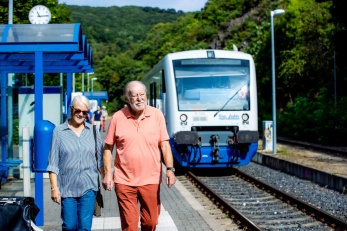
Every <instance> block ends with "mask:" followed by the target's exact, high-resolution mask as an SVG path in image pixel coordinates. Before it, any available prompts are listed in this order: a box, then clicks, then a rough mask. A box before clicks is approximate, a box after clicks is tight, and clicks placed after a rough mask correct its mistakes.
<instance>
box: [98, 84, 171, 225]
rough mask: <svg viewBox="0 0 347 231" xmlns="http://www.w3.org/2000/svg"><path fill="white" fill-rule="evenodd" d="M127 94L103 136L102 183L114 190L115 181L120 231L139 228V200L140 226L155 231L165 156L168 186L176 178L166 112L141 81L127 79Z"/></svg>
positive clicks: (125, 93) (125, 90) (108, 188)
mask: <svg viewBox="0 0 347 231" xmlns="http://www.w3.org/2000/svg"><path fill="white" fill-rule="evenodd" d="M124 97H125V101H126V102H127V107H124V108H122V109H121V110H119V111H118V112H116V113H115V114H114V115H113V116H112V119H111V122H110V126H109V127H108V131H107V134H106V137H105V146H104V168H105V177H104V180H103V186H104V188H105V189H106V190H112V188H113V185H115V191H116V195H117V200H118V207H119V212H120V218H121V227H122V230H127V231H137V230H138V228H137V226H138V219H139V212H138V202H139V203H140V217H141V219H140V221H141V230H142V231H150V230H151V231H152V230H155V229H156V225H157V224H158V219H159V214H160V183H161V179H162V174H161V172H162V171H161V166H162V165H161V154H162V155H163V160H164V162H165V164H166V166H167V168H166V184H167V185H168V187H171V186H172V185H174V184H175V181H176V177H175V174H174V172H175V169H174V168H173V157H172V152H171V147H170V144H169V135H168V133H167V130H166V124H165V119H164V116H163V114H162V112H161V111H159V110H158V109H156V108H154V107H151V106H148V105H147V96H146V87H145V85H144V84H143V83H141V82H140V81H131V82H129V83H128V84H127V85H126V86H125V88H124ZM114 145H116V159H115V161H114V174H112V170H111V163H112V150H113V147H114Z"/></svg>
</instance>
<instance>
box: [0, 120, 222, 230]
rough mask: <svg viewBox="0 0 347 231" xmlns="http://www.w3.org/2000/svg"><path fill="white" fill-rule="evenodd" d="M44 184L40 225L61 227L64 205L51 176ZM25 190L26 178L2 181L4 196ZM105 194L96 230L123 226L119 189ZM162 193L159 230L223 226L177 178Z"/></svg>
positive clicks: (1, 192) (16, 153)
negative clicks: (57, 199) (53, 193)
mask: <svg viewBox="0 0 347 231" xmlns="http://www.w3.org/2000/svg"><path fill="white" fill-rule="evenodd" d="M107 126H108V125H107ZM101 136H102V137H104V136H105V133H104V132H101ZM13 152H14V156H17V155H18V147H17V149H16V148H14V150H13ZM163 169H165V167H164V168H163ZM18 171H19V170H18V169H14V172H18ZM32 175H33V176H34V175H35V174H32ZM163 177H165V174H163ZM19 178H20V177H19ZM43 184H44V185H43V191H44V193H43V195H44V198H43V211H44V213H43V219H44V222H43V225H42V226H38V227H39V228H40V229H42V230H44V231H58V230H61V219H60V205H58V204H56V203H54V202H52V200H51V190H50V183H49V179H48V178H44V179H43ZM34 190H35V179H31V196H32V197H34V198H35V191H34ZM23 191H24V190H23V180H22V179H17V178H14V179H13V180H12V181H8V182H5V183H2V187H1V189H0V197H11V196H23V195H24V193H23ZM102 194H103V197H104V204H105V208H103V209H102V215H101V217H94V218H93V225H92V230H109V231H111V230H112V231H113V230H116V231H118V230H121V228H120V218H119V211H118V205H117V199H116V195H115V192H114V191H104V190H103V191H102ZM160 194H161V202H162V205H161V206H162V209H161V214H160V217H159V224H158V226H157V230H158V231H176V230H178V231H186V230H187V231H188V230H189V231H194V230H197V231H205V230H206V231H209V230H218V231H219V230H220V229H218V224H217V223H216V222H215V221H214V219H213V218H212V217H211V216H210V215H209V214H208V212H207V211H206V210H205V209H204V208H203V207H202V206H201V205H200V203H199V202H198V201H197V200H196V199H195V198H194V197H193V196H192V195H191V194H190V193H189V192H188V190H187V189H185V188H184V187H183V186H182V184H181V183H180V182H179V181H177V182H176V184H175V186H173V187H171V188H168V187H167V186H166V184H165V180H163V183H162V184H161V193H160ZM37 200H39V201H42V198H35V201H37ZM139 230H140V229H139Z"/></svg>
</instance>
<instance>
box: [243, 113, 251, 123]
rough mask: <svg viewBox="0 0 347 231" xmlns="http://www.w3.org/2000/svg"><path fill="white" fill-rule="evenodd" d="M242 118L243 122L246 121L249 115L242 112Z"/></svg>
mask: <svg viewBox="0 0 347 231" xmlns="http://www.w3.org/2000/svg"><path fill="white" fill-rule="evenodd" d="M242 120H243V122H246V121H248V120H249V115H248V114H247V113H244V114H242Z"/></svg>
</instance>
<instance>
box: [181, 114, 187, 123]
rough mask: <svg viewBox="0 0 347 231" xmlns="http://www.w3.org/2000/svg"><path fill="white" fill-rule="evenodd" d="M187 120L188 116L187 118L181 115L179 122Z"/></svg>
mask: <svg viewBox="0 0 347 231" xmlns="http://www.w3.org/2000/svg"><path fill="white" fill-rule="evenodd" d="M187 119H188V116H187V115H186V114H182V115H181V116H180V120H181V121H182V122H186V121H187Z"/></svg>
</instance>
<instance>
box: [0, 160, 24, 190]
mask: <svg viewBox="0 0 347 231" xmlns="http://www.w3.org/2000/svg"><path fill="white" fill-rule="evenodd" d="M22 162H23V161H22V160H9V161H6V162H0V189H1V183H2V182H3V181H4V182H6V181H7V177H8V170H9V169H10V168H14V167H17V166H18V165H20V164H21V163H22Z"/></svg>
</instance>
